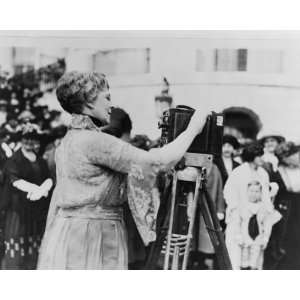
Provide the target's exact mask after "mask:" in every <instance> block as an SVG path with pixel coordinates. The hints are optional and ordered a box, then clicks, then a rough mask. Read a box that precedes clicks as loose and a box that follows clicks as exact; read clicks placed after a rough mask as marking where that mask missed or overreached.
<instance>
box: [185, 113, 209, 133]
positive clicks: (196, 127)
mask: <svg viewBox="0 0 300 300" xmlns="http://www.w3.org/2000/svg"><path fill="white" fill-rule="evenodd" d="M206 120H207V113H206V112H203V111H202V110H196V111H195V113H194V114H193V116H192V118H191V121H190V124H189V128H190V129H192V130H193V131H194V133H195V135H197V134H199V133H201V131H202V129H203V127H204V125H205V123H206Z"/></svg>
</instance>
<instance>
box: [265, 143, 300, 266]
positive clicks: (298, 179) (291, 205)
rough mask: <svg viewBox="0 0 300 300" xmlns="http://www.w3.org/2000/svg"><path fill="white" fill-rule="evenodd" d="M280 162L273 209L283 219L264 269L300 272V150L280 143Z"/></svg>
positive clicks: (276, 227) (269, 247)
mask: <svg viewBox="0 0 300 300" xmlns="http://www.w3.org/2000/svg"><path fill="white" fill-rule="evenodd" d="M275 153H276V155H277V156H278V158H279V167H278V170H279V172H278V177H277V178H278V179H277V183H278V184H279V191H278V194H277V196H276V198H275V202H274V205H275V208H276V209H277V210H278V211H279V212H280V213H281V215H282V219H281V220H280V222H279V223H277V224H276V225H275V226H274V228H273V232H272V235H271V239H270V243H269V245H268V249H267V252H266V253H268V257H266V262H267V263H268V264H267V265H266V268H269V269H274V268H279V269H297V270H298V269H300V238H299V228H300V159H299V157H300V156H299V155H300V154H299V153H300V146H299V145H296V144H295V143H293V142H283V143H281V144H280V145H279V146H278V147H277V149H276V152H275Z"/></svg>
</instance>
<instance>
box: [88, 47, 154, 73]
mask: <svg viewBox="0 0 300 300" xmlns="http://www.w3.org/2000/svg"><path fill="white" fill-rule="evenodd" d="M93 69H94V70H95V71H97V72H101V73H104V74H106V75H123V74H126V75H130V74H144V73H149V72H150V49H149V48H144V49H114V50H107V51H99V52H97V53H96V54H94V56H93Z"/></svg>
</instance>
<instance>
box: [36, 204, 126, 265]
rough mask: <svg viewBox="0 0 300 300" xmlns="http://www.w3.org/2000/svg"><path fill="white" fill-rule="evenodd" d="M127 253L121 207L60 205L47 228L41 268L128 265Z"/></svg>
mask: <svg viewBox="0 0 300 300" xmlns="http://www.w3.org/2000/svg"><path fill="white" fill-rule="evenodd" d="M127 256H128V254H127V236H126V231H125V226H124V222H123V215H122V211H121V210H120V209H115V210H113V209H109V210H104V209H102V208H98V209H95V208H94V209H93V211H90V212H88V213H86V212H82V211H80V210H76V209H60V210H59V211H58V214H57V215H56V217H55V219H54V221H53V223H52V224H51V225H50V226H49V228H47V229H46V233H45V236H44V239H43V242H42V246H41V248H40V256H39V262H38V269H51V270H54V269H60V270H62V269H75V270H86V269H100V270H102V269H103V270H115V269H127V265H128V258H127Z"/></svg>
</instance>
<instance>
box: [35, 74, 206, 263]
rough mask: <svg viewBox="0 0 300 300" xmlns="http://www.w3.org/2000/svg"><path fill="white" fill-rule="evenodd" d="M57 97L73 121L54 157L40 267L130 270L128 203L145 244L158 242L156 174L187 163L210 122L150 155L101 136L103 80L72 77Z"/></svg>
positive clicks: (196, 121)
mask: <svg viewBox="0 0 300 300" xmlns="http://www.w3.org/2000/svg"><path fill="white" fill-rule="evenodd" d="M56 93H57V98H58V100H59V102H60V104H61V105H62V107H63V108H64V109H65V110H66V111H67V112H69V113H71V114H72V122H71V125H70V128H69V130H68V132H67V134H66V136H65V137H64V138H63V140H62V142H61V144H60V146H59V147H58V149H57V152H56V168H57V170H56V173H57V185H56V188H55V190H54V193H53V197H52V200H51V204H50V210H49V214H48V220H47V226H46V232H45V235H44V239H43V242H42V246H41V250H40V257H39V268H40V269H127V239H126V232H125V227H124V222H123V214H122V208H121V206H122V203H123V202H124V201H126V199H128V204H129V207H130V209H131V211H132V215H133V218H134V221H135V222H136V225H137V228H138V230H139V232H140V235H141V237H142V239H143V241H144V243H145V244H146V245H147V244H148V243H149V242H151V241H153V240H155V223H156V215H157V210H158V207H159V196H158V192H157V189H156V186H155V183H156V175H157V173H158V171H159V170H161V169H164V168H170V167H172V166H173V165H175V164H176V163H177V162H178V161H179V160H180V159H181V157H182V156H183V155H184V153H185V152H186V150H187V149H188V147H189V146H190V144H191V143H192V141H193V139H194V138H195V136H196V135H197V134H198V133H199V132H201V130H202V128H203V126H204V123H205V120H206V115H205V114H203V113H200V112H196V113H195V114H194V116H193V117H192V119H191V122H190V124H189V126H188V128H187V129H186V130H185V131H184V132H183V133H182V134H181V135H179V136H178V138H177V139H175V140H174V141H173V142H171V143H169V144H168V145H166V146H164V147H163V148H160V149H153V150H151V151H149V152H147V151H143V150H140V149H137V148H135V147H133V146H131V145H130V144H128V143H126V142H124V141H122V140H120V139H117V138H115V137H113V136H111V135H108V134H106V133H104V132H101V127H102V126H104V125H106V124H107V123H108V122H109V117H110V110H111V107H112V104H111V102H110V92H109V86H108V82H107V80H106V78H105V76H104V75H103V74H98V73H80V72H70V73H67V74H65V75H64V76H63V77H62V78H61V79H60V80H59V82H58V86H57V91H56Z"/></svg>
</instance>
